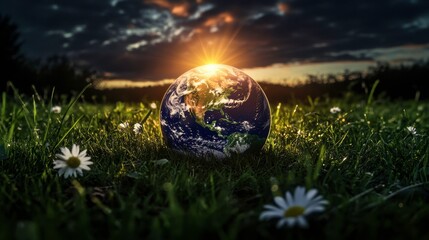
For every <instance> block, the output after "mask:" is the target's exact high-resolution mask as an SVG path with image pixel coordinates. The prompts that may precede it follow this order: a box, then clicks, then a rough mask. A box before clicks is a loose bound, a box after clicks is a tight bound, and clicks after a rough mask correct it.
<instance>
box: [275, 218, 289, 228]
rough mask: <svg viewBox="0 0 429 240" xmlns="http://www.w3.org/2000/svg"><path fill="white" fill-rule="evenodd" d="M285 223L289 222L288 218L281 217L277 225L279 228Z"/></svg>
mask: <svg viewBox="0 0 429 240" xmlns="http://www.w3.org/2000/svg"><path fill="white" fill-rule="evenodd" d="M285 223H287V220H286V219H285V218H282V219H280V220H279V221H278V222H277V225H276V227H277V228H282V227H283V226H284V225H285Z"/></svg>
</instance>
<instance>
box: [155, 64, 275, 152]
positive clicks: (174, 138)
mask: <svg viewBox="0 0 429 240" xmlns="http://www.w3.org/2000/svg"><path fill="white" fill-rule="evenodd" d="M160 119H161V131H162V135H163V137H164V141H165V143H166V144H167V145H168V146H169V147H171V148H172V149H174V150H178V151H180V152H183V153H186V154H193V155H196V156H215V157H217V158H225V157H228V156H231V155H233V154H240V153H245V152H253V151H259V150H261V148H262V147H263V146H264V144H265V141H266V139H267V137H268V134H269V132H270V125H271V113H270V107H269V103H268V99H267V97H266V96H265V93H264V92H263V90H262V88H261V87H260V86H259V84H258V83H256V82H255V80H253V79H252V78H251V77H249V76H248V75H247V74H245V73H244V72H243V71H241V70H239V69H237V68H234V67H231V66H228V65H221V64H209V65H204V66H200V67H196V68H193V69H191V70H189V71H187V72H186V73H184V74H183V75H181V76H180V77H179V78H177V79H176V81H175V82H174V83H173V84H172V85H171V86H170V87H169V88H168V90H167V92H166V93H165V95H164V98H163V99H162V102H161V112H160Z"/></svg>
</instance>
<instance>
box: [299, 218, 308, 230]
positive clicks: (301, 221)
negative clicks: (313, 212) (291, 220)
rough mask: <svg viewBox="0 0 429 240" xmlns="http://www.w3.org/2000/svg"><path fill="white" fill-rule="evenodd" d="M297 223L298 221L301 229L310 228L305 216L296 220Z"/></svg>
mask: <svg viewBox="0 0 429 240" xmlns="http://www.w3.org/2000/svg"><path fill="white" fill-rule="evenodd" d="M296 221H297V223H298V225H299V226H300V227H302V228H306V227H308V223H307V220H305V218H304V217H303V216H299V217H298V218H297V219H296Z"/></svg>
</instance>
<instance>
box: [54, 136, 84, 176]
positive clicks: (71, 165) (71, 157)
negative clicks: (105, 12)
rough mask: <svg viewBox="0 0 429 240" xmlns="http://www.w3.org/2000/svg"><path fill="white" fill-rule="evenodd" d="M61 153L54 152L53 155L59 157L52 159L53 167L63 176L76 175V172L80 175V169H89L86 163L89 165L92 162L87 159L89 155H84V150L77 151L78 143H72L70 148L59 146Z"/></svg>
mask: <svg viewBox="0 0 429 240" xmlns="http://www.w3.org/2000/svg"><path fill="white" fill-rule="evenodd" d="M60 150H61V152H62V154H56V155H55V156H56V157H57V158H59V159H58V160H55V161H54V165H55V166H54V169H59V170H58V174H59V175H60V176H61V175H64V178H68V177H70V176H74V177H76V172H77V173H78V174H79V175H80V176H82V175H83V173H82V170H91V169H90V168H89V167H88V165H91V164H92V162H91V161H89V160H90V159H91V157H89V156H87V155H86V150H83V151H82V152H79V145H76V144H73V146H72V150H71V152H70V150H69V149H68V148H67V147H63V148H60Z"/></svg>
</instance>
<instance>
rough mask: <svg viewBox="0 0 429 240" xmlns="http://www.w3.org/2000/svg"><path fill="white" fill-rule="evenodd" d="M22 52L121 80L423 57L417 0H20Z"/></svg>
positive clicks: (309, 70)
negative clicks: (214, 69)
mask: <svg viewBox="0 0 429 240" xmlns="http://www.w3.org/2000/svg"><path fill="white" fill-rule="evenodd" d="M0 14H6V15H8V16H10V17H11V18H12V20H13V21H14V22H15V23H16V24H17V25H18V27H19V29H20V32H21V38H22V40H23V42H24V44H23V47H22V50H23V53H24V54H26V55H27V56H30V57H34V58H39V57H47V56H50V55H52V54H64V55H67V56H70V57H71V58H73V59H74V60H75V61H76V62H77V63H79V64H82V65H88V66H91V67H92V68H94V69H96V70H98V71H99V72H101V73H102V74H103V75H104V78H105V79H111V80H112V83H115V82H116V83H117V84H118V86H120V85H123V84H124V83H127V84H128V85H129V86H134V85H133V84H134V82H135V81H141V82H140V83H139V84H140V85H141V86H146V85H157V84H166V83H170V82H171V81H172V80H173V79H175V78H177V77H178V76H180V75H181V74H182V73H184V72H185V71H187V70H189V69H191V68H193V67H196V66H199V65H203V64H207V63H222V64H228V65H232V66H235V67H238V68H241V69H243V70H244V71H245V72H246V73H247V74H249V75H250V76H251V77H253V78H254V79H255V80H258V81H267V82H273V83H291V82H292V81H293V80H294V79H299V78H301V77H303V76H305V75H306V74H327V73H339V72H343V71H344V70H345V69H349V70H365V69H366V68H367V67H368V66H369V65H372V64H374V63H375V62H376V61H390V62H394V63H395V62H396V63H398V62H408V61H412V60H416V59H428V58H429V33H428V32H429V1H422V0H390V1H388V0H377V1H376V0H360V1H347V0H343V1H317V0H289V1H287V0H285V1H279V0H260V1H256V0H236V1H234V0H219V1H209V0H193V1H180V0H177V1H176V0H73V1H66V0H62V1H53V0H16V1H1V3H0Z"/></svg>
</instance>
